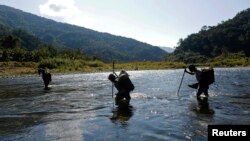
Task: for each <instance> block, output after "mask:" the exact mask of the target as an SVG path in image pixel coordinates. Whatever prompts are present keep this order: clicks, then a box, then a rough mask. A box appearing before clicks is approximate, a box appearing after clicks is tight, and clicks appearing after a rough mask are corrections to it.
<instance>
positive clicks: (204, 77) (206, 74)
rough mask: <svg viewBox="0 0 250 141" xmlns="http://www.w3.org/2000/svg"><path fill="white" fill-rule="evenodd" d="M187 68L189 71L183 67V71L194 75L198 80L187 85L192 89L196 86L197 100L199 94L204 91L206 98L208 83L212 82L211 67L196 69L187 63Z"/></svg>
mask: <svg viewBox="0 0 250 141" xmlns="http://www.w3.org/2000/svg"><path fill="white" fill-rule="evenodd" d="M188 69H189V71H190V72H188V71H187V70H186V69H185V72H186V73H188V74H191V75H195V76H196V79H197V81H198V83H195V84H192V85H188V86H189V87H191V88H194V89H197V88H198V92H197V94H196V96H197V100H198V101H201V97H200V95H201V94H202V93H204V95H205V96H206V99H207V98H208V89H209V85H210V84H212V83H213V82H214V70H213V69H212V68H205V69H202V70H198V69H197V68H196V67H195V65H189V66H188Z"/></svg>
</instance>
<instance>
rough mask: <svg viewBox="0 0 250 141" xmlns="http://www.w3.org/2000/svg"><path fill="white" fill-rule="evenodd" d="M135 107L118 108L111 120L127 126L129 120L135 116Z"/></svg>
mask: <svg viewBox="0 0 250 141" xmlns="http://www.w3.org/2000/svg"><path fill="white" fill-rule="evenodd" d="M133 110H134V109H133V107H132V106H128V107H126V108H125V107H124V108H120V107H118V108H116V109H114V110H113V111H112V113H113V116H112V117H111V118H110V119H111V121H112V122H113V123H116V121H118V122H119V123H121V124H122V125H123V126H126V125H127V123H128V121H129V119H130V118H131V117H132V116H133Z"/></svg>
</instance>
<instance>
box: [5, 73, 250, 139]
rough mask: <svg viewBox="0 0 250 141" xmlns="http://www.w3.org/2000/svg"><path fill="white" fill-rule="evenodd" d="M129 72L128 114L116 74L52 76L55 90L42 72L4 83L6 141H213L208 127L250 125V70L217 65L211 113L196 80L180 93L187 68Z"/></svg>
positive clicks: (191, 78)
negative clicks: (119, 100)
mask: <svg viewBox="0 0 250 141" xmlns="http://www.w3.org/2000/svg"><path fill="white" fill-rule="evenodd" d="M117 73H119V72H117ZM128 73H129V74H130V78H131V81H132V82H133V83H134V85H135V90H134V91H133V92H132V93H131V97H132V99H131V103H130V105H131V106H130V107H129V108H128V109H118V108H117V107H116V106H115V105H114V101H113V99H112V85H111V83H110V82H109V81H108V79H107V77H108V75H109V73H84V74H80V73H79V74H56V75H52V83H51V85H50V89H49V90H44V89H43V82H42V79H41V77H39V76H38V75H29V76H20V77H3V78H0V140H1V141H34V140H36V141H52V140H60V141H83V140H84V141H85V140H86V141H92V140H98V141H99V140H100V141H103V140H104V141H119V140H129V141H140V140H142V141H152V140H154V141H158V140H159V141H160V140H207V125H213V124H250V118H249V117H250V68H215V83H214V84H212V85H210V88H209V98H208V104H209V105H207V107H205V108H204V109H203V108H202V107H200V106H199V104H198V103H197V100H196V90H195V89H192V88H189V87H188V86H187V85H188V84H192V83H195V82H196V80H195V77H194V76H191V75H188V74H185V76H184V79H183V83H182V86H181V89H180V92H179V96H177V95H176V92H177V90H178V87H179V84H180V81H181V77H182V74H183V69H173V70H147V71H128ZM115 92H116V91H115Z"/></svg>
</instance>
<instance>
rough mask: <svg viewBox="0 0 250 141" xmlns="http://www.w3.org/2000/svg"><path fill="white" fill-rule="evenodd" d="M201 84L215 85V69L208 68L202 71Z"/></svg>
mask: <svg viewBox="0 0 250 141" xmlns="http://www.w3.org/2000/svg"><path fill="white" fill-rule="evenodd" d="M201 83H202V84H206V85H210V84H212V83H214V69H213V68H210V67H207V68H204V69H202V70H201Z"/></svg>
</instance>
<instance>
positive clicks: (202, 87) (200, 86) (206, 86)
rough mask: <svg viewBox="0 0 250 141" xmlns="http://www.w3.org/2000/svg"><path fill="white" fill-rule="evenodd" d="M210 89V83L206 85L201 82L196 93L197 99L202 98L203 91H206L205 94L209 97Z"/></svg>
mask: <svg viewBox="0 0 250 141" xmlns="http://www.w3.org/2000/svg"><path fill="white" fill-rule="evenodd" d="M208 89H209V87H208V85H206V84H199V89H198V92H197V94H196V96H197V99H199V98H200V95H201V94H202V93H204V95H205V96H207V97H208Z"/></svg>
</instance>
